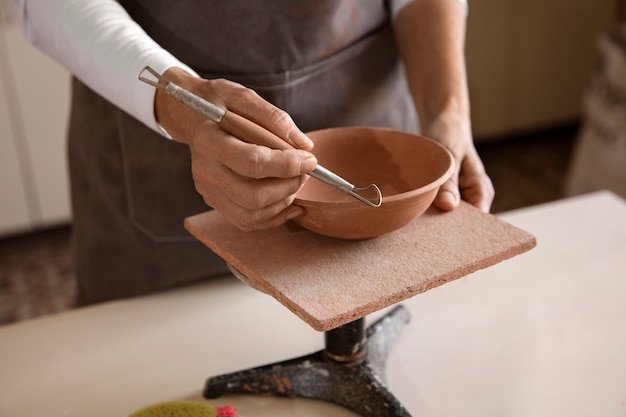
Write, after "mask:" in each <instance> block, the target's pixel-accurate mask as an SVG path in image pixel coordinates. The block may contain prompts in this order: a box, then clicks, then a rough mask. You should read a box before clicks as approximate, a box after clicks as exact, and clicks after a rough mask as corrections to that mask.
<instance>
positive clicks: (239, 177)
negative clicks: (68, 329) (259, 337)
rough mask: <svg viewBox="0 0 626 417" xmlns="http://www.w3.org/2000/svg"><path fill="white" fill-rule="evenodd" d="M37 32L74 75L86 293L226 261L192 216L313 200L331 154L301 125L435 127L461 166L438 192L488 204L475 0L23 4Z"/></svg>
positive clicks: (78, 252)
mask: <svg viewBox="0 0 626 417" xmlns="http://www.w3.org/2000/svg"><path fill="white" fill-rule="evenodd" d="M15 1H17V2H18V5H19V7H20V10H21V16H22V22H23V28H24V32H25V34H26V36H27V38H28V39H30V40H31V42H32V43H33V44H34V45H36V46H37V47H39V48H40V49H41V50H43V51H44V52H46V53H48V54H49V55H50V56H52V57H53V58H54V59H56V60H57V61H58V62H60V63H62V64H63V65H64V66H65V67H66V68H67V69H68V70H69V71H70V72H71V73H72V74H73V75H74V78H73V82H72V110H71V117H70V124H69V135H68V154H69V173H70V183H71V192H72V210H73V234H74V259H75V266H74V268H75V272H76V275H77V278H78V282H79V303H80V304H89V303H95V302H100V301H104V300H109V299H114V298H119V297H126V296H131V295H136V294H141V293H145V292H149V291H154V290H160V289H164V288H168V287H171V286H174V285H178V284H182V283H189V282H193V281H195V280H198V279H204V278H207V277H211V276H215V275H220V274H223V273H225V272H226V265H225V264H224V262H223V261H221V260H220V259H219V258H217V256H215V255H214V254H212V253H211V252H210V251H209V250H208V249H206V248H205V247H204V246H203V245H202V244H200V243H199V242H197V241H196V240H195V239H194V238H193V237H191V236H190V235H189V234H188V233H187V232H186V231H185V230H184V227H183V219H184V218H185V217H187V216H189V215H193V214H196V213H199V212H203V211H206V210H207V206H209V207H212V208H214V209H216V210H219V211H220V212H221V213H222V214H224V216H226V218H227V219H228V220H229V221H230V222H232V223H233V224H234V225H236V226H237V227H239V228H240V229H242V230H246V231H251V230H258V229H265V228H271V227H276V226H279V225H281V224H283V223H285V222H287V221H288V220H290V219H292V218H293V217H295V216H297V215H299V214H300V210H301V208H299V207H298V206H295V205H292V202H293V201H294V195H295V193H296V192H297V191H298V189H299V188H300V187H301V186H302V184H303V182H304V181H305V178H306V175H305V174H306V173H307V172H310V171H311V170H312V169H314V167H315V166H316V164H317V161H316V159H315V156H314V154H313V153H312V152H311V150H312V143H311V141H310V139H308V137H307V136H306V135H305V134H304V133H303V132H306V131H310V130H315V129H320V128H324V127H334V126H345V125H372V126H382V127H390V128H395V129H402V130H407V131H412V132H420V133H421V134H423V135H426V136H429V137H431V138H434V139H435V140H438V141H439V142H440V143H442V144H443V145H445V146H446V147H447V148H448V149H449V150H450V151H451V153H452V154H453V156H454V158H455V161H456V165H457V170H456V172H455V174H454V176H453V177H452V178H451V179H450V180H449V181H448V182H447V183H446V184H444V185H443V186H442V187H441V190H440V191H439V194H438V195H437V197H436V200H435V203H434V204H435V205H436V206H437V207H439V208H440V209H442V210H452V209H454V208H455V207H457V206H458V204H459V200H460V199H461V198H462V199H464V200H466V201H467V202H469V203H471V204H473V205H475V206H476V207H478V208H480V209H481V210H484V211H488V210H489V207H490V204H491V201H492V199H493V195H494V192H493V187H492V184H491V181H490V180H489V177H488V176H487V174H486V172H485V169H484V167H483V164H482V162H481V160H480V158H479V156H478V154H477V152H476V149H475V147H474V145H473V139H472V133H471V126H470V109H469V98H468V88H467V80H466V70H465V64H464V54H463V48H464V32H465V19H466V13H467V11H466V7H467V5H466V4H465V3H464V2H463V0H414V1H409V0H388V1H385V0H316V1H296V0H272V1H264V2H250V1H246V0H229V1H226V2H225V1H218V0H214V1H209V0H205V1H199V0H180V1H177V2H171V1H166V0H119V1H114V0H90V1H80V0H15ZM147 65H149V66H151V67H152V68H154V69H155V70H156V71H157V72H159V73H161V74H164V75H165V77H166V78H168V79H169V80H170V81H173V82H175V83H177V84H178V85H180V86H182V87H184V88H186V89H188V90H190V91H192V92H194V93H196V94H198V95H201V96H203V97H205V98H207V99H208V100H210V101H212V102H213V103H215V104H217V105H219V106H221V107H223V108H226V109H228V110H230V111H233V112H235V113H238V114H240V115H242V116H244V117H246V118H248V119H250V120H252V121H254V122H256V123H258V124H260V125H261V126H263V127H264V128H266V129H268V130H270V131H272V132H274V133H275V134H277V135H278V136H280V137H281V138H283V139H284V140H285V141H287V142H289V143H290V144H292V145H294V146H295V147H296V148H297V149H294V150H289V151H278V150H271V149H268V148H264V147H259V146H255V145H250V144H247V143H244V142H242V141H239V140H237V139H236V138H233V137H232V136H230V135H228V134H226V133H225V132H223V131H221V130H220V129H219V128H218V127H217V126H216V125H215V124H214V123H212V122H208V121H206V120H204V119H203V118H202V117H201V116H199V115H198V114H196V113H195V112H193V111H192V110H190V109H188V108H186V107H185V106H183V105H181V104H180V103H178V102H177V101H175V100H174V99H172V98H171V97H169V96H167V95H166V94H164V93H162V92H160V91H155V89H154V88H153V87H150V86H147V85H145V84H144V83H141V82H140V81H138V74H139V73H140V72H141V69H142V68H143V67H145V66H147Z"/></svg>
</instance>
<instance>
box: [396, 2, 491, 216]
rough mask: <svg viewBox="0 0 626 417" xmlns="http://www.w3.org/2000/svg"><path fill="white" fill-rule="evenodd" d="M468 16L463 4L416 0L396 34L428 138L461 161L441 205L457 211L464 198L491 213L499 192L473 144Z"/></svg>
mask: <svg viewBox="0 0 626 417" xmlns="http://www.w3.org/2000/svg"><path fill="white" fill-rule="evenodd" d="M466 12H467V11H466V10H465V8H464V7H463V5H462V4H461V2H458V1H440V0H420V1H414V2H410V3H409V4H407V5H406V6H405V7H403V8H402V9H401V10H400V12H399V13H398V15H397V17H396V21H395V24H394V29H395V35H396V42H397V44H398V48H399V50H400V55H401V56H402V59H403V61H404V64H405V66H406V74H407V80H408V82H409V88H410V90H411V94H412V95H413V101H414V103H415V108H416V110H417V114H418V115H419V118H420V126H421V128H422V133H423V134H424V135H425V136H428V137H431V138H433V139H435V140H437V141H439V142H440V143H441V144H443V145H444V146H446V147H447V148H448V150H450V152H452V155H453V156H454V159H455V161H456V171H455V173H454V175H453V176H452V178H451V179H450V180H449V181H447V182H446V183H445V184H444V185H443V186H442V187H441V189H440V190H439V194H438V195H437V197H436V198H435V202H434V203H435V205H436V206H437V207H439V208H440V209H442V210H452V209H454V208H456V207H457V206H458V205H459V201H460V199H461V198H462V199H463V200H465V201H467V202H469V203H470V204H472V205H474V206H476V207H478V208H479V209H481V210H483V211H485V212H487V211H489V208H490V207H491V202H492V201H493V197H494V190H493V185H492V184H491V180H490V179H489V177H488V176H487V173H486V172H485V168H484V166H483V163H482V161H481V160H480V158H479V157H478V153H477V152H476V148H475V147H474V144H473V140H472V132H471V126H470V112H469V104H470V103H469V96H468V94H469V93H468V87H467V76H466V70H465V57H464V55H465V53H464V51H465V48H464V42H465V25H466V14H467V13H466Z"/></svg>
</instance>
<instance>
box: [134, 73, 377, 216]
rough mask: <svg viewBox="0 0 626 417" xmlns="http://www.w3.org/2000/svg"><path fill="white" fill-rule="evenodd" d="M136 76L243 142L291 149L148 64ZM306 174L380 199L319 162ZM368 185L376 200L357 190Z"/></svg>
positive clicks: (346, 190) (354, 193) (364, 200)
mask: <svg viewBox="0 0 626 417" xmlns="http://www.w3.org/2000/svg"><path fill="white" fill-rule="evenodd" d="M146 72H149V73H150V74H152V76H154V78H155V79H151V78H148V77H146V76H145V73H146ZM139 79H140V80H141V81H143V82H145V83H147V84H150V85H151V86H153V87H156V88H158V89H161V90H163V91H164V92H165V93H167V94H169V95H170V96H172V97H174V98H175V99H177V100H178V101H180V102H181V103H183V104H185V105H186V106H188V107H190V108H191V109H193V110H195V111H197V112H198V113H200V114H201V115H203V116H205V117H206V118H207V119H209V120H211V121H213V122H215V123H217V125H218V126H219V127H220V128H221V129H222V130H224V131H226V132H228V133H230V134H231V135H233V136H235V137H237V138H239V139H241V140H243V141H245V142H248V143H254V144H256V145H262V146H267V147H268V148H273V149H283V150H285V149H294V147H293V146H291V145H290V144H288V143H287V142H285V141H284V140H282V139H281V138H280V137H278V136H276V135H274V134H273V133H272V132H270V131H269V130H266V129H265V128H263V127H261V126H259V125H257V124H256V123H254V122H252V121H250V120H248V119H246V118H244V117H242V116H240V115H238V114H236V113H233V112H232V111H228V110H225V109H222V108H221V107H218V106H216V105H215V104H213V103H211V102H210V101H208V100H205V99H203V98H202V97H199V96H197V95H195V94H193V93H192V92H190V91H188V90H186V89H184V88H183V87H181V86H179V85H177V84H174V83H173V82H171V81H169V80H168V79H166V78H165V77H163V76H162V75H161V74H159V73H158V72H156V71H155V70H154V69H153V68H151V67H149V66H148V67H145V68H144V69H143V70H141V72H140V73H139ZM308 175H310V176H311V177H313V178H315V179H317V180H320V181H322V182H325V183H326V184H328V185H330V186H332V187H334V188H336V189H338V190H340V191H343V192H344V193H347V194H349V195H351V196H352V197H354V198H356V199H357V200H359V201H361V202H362V203H364V204H367V205H368V206H370V207H380V206H381V204H382V203H383V195H382V192H381V191H380V188H378V186H377V185H376V184H370V185H368V186H365V187H356V186H354V185H353V184H351V183H350V182H348V181H346V180H345V179H343V178H342V177H340V176H339V175H337V174H335V173H334V172H332V171H330V170H328V169H326V168H324V167H323V166H321V165H319V164H318V165H317V167H316V168H315V169H314V170H313V171H311V172H309V173H308ZM370 188H371V189H373V190H374V191H375V192H376V194H377V201H371V200H369V199H367V198H365V197H363V196H362V195H360V194H358V193H357V192H361V191H365V190H367V189H370Z"/></svg>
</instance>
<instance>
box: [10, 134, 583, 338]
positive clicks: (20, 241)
mask: <svg viewBox="0 0 626 417" xmlns="http://www.w3.org/2000/svg"><path fill="white" fill-rule="evenodd" d="M576 134H577V127H576V126H574V125H572V126H568V127H564V128H559V129H553V130H550V131H545V132H540V133H536V134H528V135H520V136H517V137H513V138H506V140H504V139H505V138H500V139H497V140H491V141H489V142H486V143H482V144H480V145H478V152H479V153H480V155H481V157H482V159H483V162H484V163H485V166H486V168H487V172H488V173H489V175H490V176H491V179H492V181H493V183H494V186H495V189H496V197H495V200H494V203H493V206H492V212H494V213H500V212H503V211H508V210H513V209H516V208H521V207H527V206H532V205H535V204H540V203H544V202H548V201H552V200H556V199H558V198H560V197H561V190H562V187H563V180H564V176H565V173H566V171H567V166H568V162H569V158H570V153H571V150H572V145H573V143H574V142H575V138H576ZM70 234H71V228H70V227H69V226H68V227H60V228H57V229H54V230H47V231H43V232H39V233H34V234H31V235H26V236H19V237H13V238H8V239H3V240H0V325H3V324H9V323H12V322H16V321H20V320H25V319H29V318H34V317H38V316H42V315H45V314H50V313H55V312H60V311H63V310H67V309H70V308H72V307H73V299H74V295H75V292H76V287H75V282H74V278H73V274H72V267H71V259H70V255H69V244H70Z"/></svg>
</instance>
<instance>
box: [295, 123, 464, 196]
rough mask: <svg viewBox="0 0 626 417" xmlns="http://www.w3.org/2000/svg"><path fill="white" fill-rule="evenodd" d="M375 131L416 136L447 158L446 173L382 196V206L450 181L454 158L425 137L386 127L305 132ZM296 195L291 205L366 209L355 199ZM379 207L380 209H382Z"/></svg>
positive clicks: (347, 127) (343, 127)
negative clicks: (338, 199) (418, 186)
mask: <svg viewBox="0 0 626 417" xmlns="http://www.w3.org/2000/svg"><path fill="white" fill-rule="evenodd" d="M355 129H357V130H362V129H364V130H377V131H388V132H394V133H402V134H406V135H410V136H416V137H418V138H420V140H426V141H428V142H430V143H431V144H433V145H435V147H437V148H439V149H440V150H443V154H445V155H446V156H447V157H448V168H447V169H446V171H445V172H444V173H443V174H441V175H440V176H439V177H438V178H437V179H436V180H434V181H432V182H430V183H428V184H426V185H424V186H422V187H420V188H416V189H414V190H410V191H405V192H403V193H399V194H394V195H392V196H389V197H385V195H383V203H382V206H384V205H385V203H393V202H394V201H397V200H400V199H405V198H407V197H410V196H411V195H412V194H423V193H427V192H429V191H431V190H433V189H435V188H438V187H441V186H442V185H443V184H444V183H445V182H446V181H448V180H449V179H450V177H452V175H453V174H454V171H455V165H456V164H455V161H454V157H453V156H452V153H451V152H450V151H449V150H448V148H446V147H445V146H443V145H442V144H441V143H439V142H437V141H436V140H434V139H432V138H429V137H427V136H423V135H420V134H417V133H413V132H407V131H404V130H398V129H391V128H386V127H376V126H340V127H331V128H326V129H319V130H314V131H311V132H307V133H306V134H307V135H309V134H311V133H317V132H324V131H328V130H355ZM313 153H315V149H313ZM307 181H317V180H315V179H313V178H308V179H307ZM297 195H298V193H296V197H295V199H294V202H293V204H296V205H299V206H302V207H321V206H324V207H329V206H330V207H346V208H348V207H356V206H361V207H366V206H365V205H364V204H363V203H362V202H360V201H358V200H357V199H352V200H341V201H317V200H307V199H303V198H300V197H298V196H297ZM382 206H381V207H382Z"/></svg>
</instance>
